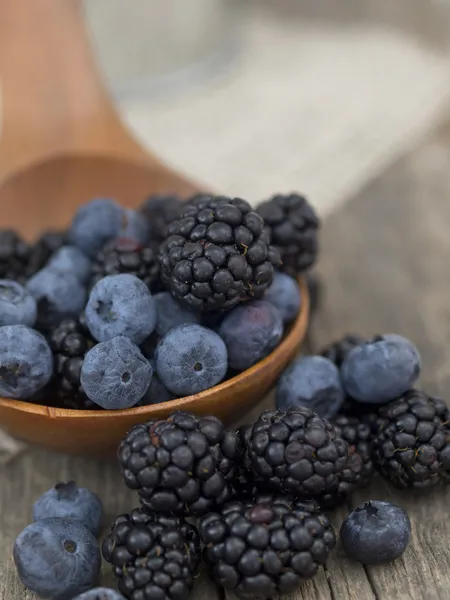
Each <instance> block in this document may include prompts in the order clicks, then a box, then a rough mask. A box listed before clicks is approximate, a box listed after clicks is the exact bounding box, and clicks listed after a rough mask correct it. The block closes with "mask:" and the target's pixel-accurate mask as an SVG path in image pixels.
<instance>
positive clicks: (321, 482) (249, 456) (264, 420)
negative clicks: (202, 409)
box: [244, 407, 348, 498]
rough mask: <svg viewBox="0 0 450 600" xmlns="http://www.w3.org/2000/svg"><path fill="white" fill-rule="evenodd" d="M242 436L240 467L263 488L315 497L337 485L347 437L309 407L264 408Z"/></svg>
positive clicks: (343, 465) (346, 448) (345, 451)
mask: <svg viewBox="0 0 450 600" xmlns="http://www.w3.org/2000/svg"><path fill="white" fill-rule="evenodd" d="M244 438H245V446H246V448H245V459H244V460H245V467H246V468H247V470H248V471H249V473H250V474H251V476H252V478H253V480H254V482H255V485H257V486H258V487H260V488H263V489H267V488H272V489H275V490H277V491H279V492H287V493H291V494H294V495H295V496H298V497H301V498H314V497H320V496H322V495H323V494H324V493H326V492H328V491H331V490H333V489H335V488H336V486H337V484H338V483H339V477H340V474H341V473H342V471H343V469H344V468H345V466H346V462H347V453H348V447H347V442H345V441H344V440H343V439H342V438H341V437H340V436H339V435H338V434H337V433H336V431H335V429H334V427H333V426H332V425H331V424H330V423H329V422H328V421H326V420H325V419H322V418H321V417H319V416H318V415H317V414H315V413H314V412H312V411H311V410H309V409H308V408H304V407H299V408H297V409H288V410H287V411H282V410H272V411H271V410H268V411H265V412H263V413H262V415H261V416H260V417H259V419H258V420H257V421H256V422H255V423H254V424H253V425H252V426H251V427H249V428H248V429H246V430H245V431H244Z"/></svg>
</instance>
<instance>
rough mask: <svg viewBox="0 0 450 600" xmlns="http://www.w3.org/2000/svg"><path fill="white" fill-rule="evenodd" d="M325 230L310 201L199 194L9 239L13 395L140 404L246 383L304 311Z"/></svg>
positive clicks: (2, 343)
mask: <svg viewBox="0 0 450 600" xmlns="http://www.w3.org/2000/svg"><path fill="white" fill-rule="evenodd" d="M263 217H264V218H263ZM318 229H319V220H318V218H317V216H316V214H315V212H314V210H313V208H312V207H311V205H310V204H309V203H308V201H307V200H306V199H305V198H303V197H302V196H298V195H295V194H293V195H289V196H282V195H278V196H274V197H273V198H272V199H271V200H269V201H266V202H263V203H262V204H261V205H260V206H259V207H257V208H256V209H255V210H252V208H251V207H250V205H249V204H248V203H247V202H246V201H245V200H242V199H240V198H228V197H223V196H212V195H209V194H198V195H196V196H193V197H191V198H188V199H187V200H185V201H181V199H179V198H178V197H175V196H153V197H151V198H149V199H148V200H146V201H145V202H144V204H143V205H142V207H141V208H140V209H139V210H136V211H135V210H129V209H124V208H122V207H121V206H119V205H118V204H117V203H116V202H115V201H114V200H111V199H105V198H103V199H96V200H92V201H90V202H88V203H87V204H85V205H83V206H82V207H81V208H80V209H79V210H78V211H77V213H76V214H75V216H74V218H73V221H72V223H71V224H70V227H69V228H68V230H67V231H64V232H49V233H46V234H45V235H43V236H42V237H41V238H40V239H39V240H38V241H37V242H36V243H35V244H28V243H26V242H25V241H24V240H22V239H21V238H20V236H19V235H18V234H17V233H15V232H13V231H10V230H0V397H5V398H14V399H21V400H26V401H31V402H38V403H40V402H42V401H43V402H45V403H47V404H51V405H54V406H57V407H60V408H69V409H82V410H102V409H109V410H116V409H129V408H132V407H135V406H142V405H146V404H154V403H159V402H165V401H167V400H171V399H174V398H179V397H184V396H188V395H191V394H196V393H198V392H201V391H204V390H206V389H209V388H211V387H213V386H215V385H217V384H218V383H220V382H221V381H223V380H224V379H226V378H228V377H233V376H234V375H235V374H236V373H237V372H240V371H243V370H245V369H248V368H249V367H251V366H252V365H254V364H255V363H257V362H258V361H260V360H262V359H263V358H264V357H265V356H267V355H268V354H269V353H270V352H272V351H273V350H274V349H275V347H276V346H277V345H278V344H279V343H280V341H281V340H282V337H283V334H284V332H285V330H286V327H288V326H289V323H290V322H292V321H293V320H294V319H295V318H296V316H297V315H298V312H299V310H300V306H301V302H302V299H301V294H300V290H299V287H298V285H297V281H296V279H295V277H296V276H297V275H298V274H299V273H304V274H307V275H308V276H310V273H309V272H308V273H307V272H306V270H307V269H310V267H311V266H312V265H313V263H314V261H315V259H316V256H317V249H318V242H317V233H318ZM288 273H289V274H288ZM308 281H310V282H311V289H312V291H314V289H313V288H314V284H315V280H314V279H313V278H311V277H309V279H308ZM42 399H43V400H42Z"/></svg>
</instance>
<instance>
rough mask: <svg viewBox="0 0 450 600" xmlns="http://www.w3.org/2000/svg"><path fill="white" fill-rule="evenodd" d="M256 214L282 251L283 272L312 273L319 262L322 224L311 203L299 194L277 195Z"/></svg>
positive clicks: (262, 205) (273, 242)
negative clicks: (318, 236) (316, 262)
mask: <svg viewBox="0 0 450 600" xmlns="http://www.w3.org/2000/svg"><path fill="white" fill-rule="evenodd" d="M256 210H257V212H258V213H259V214H260V215H261V217H262V218H263V219H264V224H265V227H266V230H267V232H268V235H269V239H270V242H271V243H272V244H273V245H274V246H276V247H277V248H278V249H279V251H280V254H281V260H282V267H281V268H282V270H283V271H286V272H288V273H290V274H291V275H293V276H295V275H296V274H297V273H300V272H302V271H305V270H306V269H309V268H310V267H311V266H312V265H313V264H314V262H315V261H316V258H317V252H318V240H317V231H318V229H319V226H320V221H319V218H318V217H317V215H316V213H315V211H314V209H313V207H312V206H311V204H310V203H309V202H308V200H307V199H306V198H304V197H303V196H300V195H299V194H288V195H283V194H277V195H275V196H273V197H272V198H271V199H270V200H267V201H266V202H262V203H261V204H259V206H257V208H256Z"/></svg>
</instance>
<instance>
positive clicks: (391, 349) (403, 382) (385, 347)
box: [341, 333, 421, 404]
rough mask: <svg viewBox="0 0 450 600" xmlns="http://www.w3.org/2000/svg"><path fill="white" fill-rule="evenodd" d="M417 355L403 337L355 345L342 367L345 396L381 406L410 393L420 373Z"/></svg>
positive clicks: (398, 336) (387, 336)
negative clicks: (408, 391) (407, 392)
mask: <svg viewBox="0 0 450 600" xmlns="http://www.w3.org/2000/svg"><path fill="white" fill-rule="evenodd" d="M420 363H421V360H420V354H419V352H418V350H417V349H416V347H415V346H414V345H413V344H412V343H411V342H410V341H409V340H407V339H406V338H404V337H402V336H400V335H396V334H392V333H391V334H386V335H383V336H377V337H375V338H374V339H372V340H370V341H368V342H366V343H365V344H363V345H361V346H356V348H354V349H353V350H352V351H351V352H350V353H349V354H348V355H347V357H346V359H345V360H344V362H343V364H342V368H341V377H342V384H343V386H344V389H345V390H346V392H347V394H349V395H350V396H351V397H352V398H354V399H355V400H358V401H359V402H368V403H378V404H380V403H384V402H389V401H390V400H394V399H395V398H398V396H401V395H402V394H404V393H405V392H406V391H407V390H409V389H410V388H411V387H412V386H413V385H414V383H415V382H416V380H417V378H418V377H419V374H420Z"/></svg>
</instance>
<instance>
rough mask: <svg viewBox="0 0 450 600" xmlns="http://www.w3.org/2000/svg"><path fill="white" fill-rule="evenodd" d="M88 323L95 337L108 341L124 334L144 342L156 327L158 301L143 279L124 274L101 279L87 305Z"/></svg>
mask: <svg viewBox="0 0 450 600" xmlns="http://www.w3.org/2000/svg"><path fill="white" fill-rule="evenodd" d="M85 314H86V323H87V326H88V328H89V331H90V332H91V334H92V336H93V337H94V338H95V339H96V340H98V341H99V342H105V341H106V340H109V339H111V338H113V337H116V336H118V335H125V336H127V337H129V338H130V340H132V341H133V342H134V343H135V344H141V343H142V342H143V341H144V340H145V339H146V338H147V337H148V336H149V335H150V334H151V333H152V332H153V331H154V329H155V326H156V307H155V301H154V299H153V297H152V295H151V293H150V292H149V290H148V288H147V286H146V285H145V283H144V282H143V281H141V280H140V279H138V278H137V277H135V276H134V275H128V274H127V273H122V274H120V275H108V277H104V278H103V279H100V281H99V282H98V283H96V284H95V286H94V287H93V288H92V291H91V295H90V296H89V300H88V303H87V306H86V313H85Z"/></svg>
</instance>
